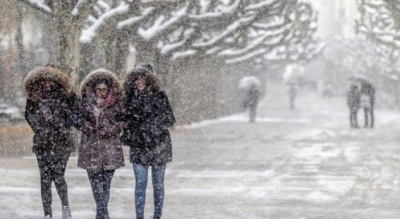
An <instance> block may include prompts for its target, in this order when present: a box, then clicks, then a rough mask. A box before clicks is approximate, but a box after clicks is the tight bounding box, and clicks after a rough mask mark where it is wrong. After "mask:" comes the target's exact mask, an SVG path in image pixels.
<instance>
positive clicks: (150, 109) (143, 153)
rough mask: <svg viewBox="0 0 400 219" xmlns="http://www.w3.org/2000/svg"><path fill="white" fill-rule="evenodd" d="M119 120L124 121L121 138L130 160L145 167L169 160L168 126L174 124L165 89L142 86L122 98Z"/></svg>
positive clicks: (170, 153) (170, 149) (170, 147)
mask: <svg viewBox="0 0 400 219" xmlns="http://www.w3.org/2000/svg"><path fill="white" fill-rule="evenodd" d="M122 118H123V120H124V121H125V122H126V123H127V128H125V130H124V132H123V135H122V136H121V141H122V143H123V144H125V145H128V146H130V162H131V163H140V164H143V165H146V166H153V165H160V164H166V163H168V162H171V161H172V141H171V136H170V133H169V130H168V128H169V127H172V126H173V125H174V123H175V117H174V115H173V112H172V109H171V106H170V104H169V101H168V97H167V95H166V94H165V92H163V91H161V92H158V93H155V92H153V91H150V89H146V90H145V91H143V92H140V91H137V90H136V92H135V94H133V95H131V96H130V97H127V98H126V99H125V100H124V115H123V117H122Z"/></svg>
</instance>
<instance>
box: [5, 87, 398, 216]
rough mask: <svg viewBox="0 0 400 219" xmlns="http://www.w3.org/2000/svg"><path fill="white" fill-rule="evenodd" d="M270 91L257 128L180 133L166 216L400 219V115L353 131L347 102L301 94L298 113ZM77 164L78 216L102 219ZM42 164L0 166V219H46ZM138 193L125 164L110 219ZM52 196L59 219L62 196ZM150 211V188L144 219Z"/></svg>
mask: <svg viewBox="0 0 400 219" xmlns="http://www.w3.org/2000/svg"><path fill="white" fill-rule="evenodd" d="M268 88H269V90H268V91H267V96H266V98H265V99H264V100H263V101H262V102H261V103H260V106H259V109H258V118H257V122H256V123H255V124H249V123H248V122H247V115H246V114H245V113H242V114H238V115H232V116H227V117H223V118H219V119H215V120H208V121H202V122H200V123H195V124H191V125H186V126H179V127H177V128H176V130H174V131H173V132H172V133H173V134H172V138H173V144H174V161H173V162H172V163H170V164H168V166H167V172H166V202H165V210H164V216H163V218H166V219H180V218H185V219H187V218H193V219H197V218H198V219H200V218H201V219H203V218H212V219H228V218H229V219H231V218H252V219H253V218H254V219H261V218H263V219H264V218H274V219H275V218H277V219H280V218H307V219H308V218H328V219H329V218H351V219H353V218H363V219H364V218H367V219H369V218H370V219H375V218H398V216H400V213H398V210H397V203H398V202H399V201H400V191H399V190H400V185H399V182H400V181H399V176H400V170H399V168H397V167H398V166H399V161H400V146H399V138H398V134H397V133H398V131H399V128H398V127H400V126H399V123H400V114H399V113H398V112H395V111H391V110H388V109H377V110H376V127H375V129H364V128H360V129H350V128H349V125H348V121H347V120H348V111H347V107H346V105H345V98H344V97H333V98H331V99H322V98H320V97H318V96H317V95H315V94H313V93H312V92H311V91H302V92H301V93H300V94H299V99H298V102H297V108H296V110H295V111H290V110H289V109H288V108H289V106H288V103H287V99H285V98H282V97H285V96H284V95H286V94H287V93H286V92H287V91H286V90H285V88H284V87H282V86H278V85H274V84H271V85H269V86H268ZM359 122H360V124H362V122H363V118H362V116H361V114H360V115H359ZM15 130H18V129H15ZM0 134H1V129H0ZM25 135H26V134H25ZM26 136H28V137H30V136H29V135H26ZM19 138H20V137H19ZM10 139H14V138H10ZM13 141H14V140H13ZM22 142H25V141H22ZM11 144H12V142H11ZM126 154H127V153H126ZM126 160H128V159H126ZM76 162H77V160H76V156H73V157H71V159H70V161H69V165H68V168H67V171H66V178H67V183H68V185H69V197H70V202H71V208H72V213H73V216H74V218H79V219H86V218H94V215H95V213H94V208H95V207H94V206H95V205H94V201H93V197H92V194H91V190H90V186H89V182H88V180H87V176H86V173H85V171H83V170H82V169H79V168H77V167H76ZM36 165H37V164H36V160H35V158H34V157H33V156H32V155H28V156H21V157H16V158H9V157H4V156H3V157H2V158H1V159H0V167H1V168H0V174H1V175H2V177H1V178H0V218H27V219H33V218H42V207H41V203H40V191H39V172H38V170H37V167H36ZM133 194H134V176H133V171H132V167H131V165H130V164H129V163H128V161H127V163H126V166H125V167H124V168H121V169H119V170H117V171H116V174H115V177H114V179H113V184H112V191H111V199H110V207H109V208H110V209H109V210H110V216H111V217H112V218H134V217H135V213H134V200H133ZM53 197H54V198H53V207H54V218H59V216H60V209H61V206H60V203H59V198H58V197H57V195H56V191H55V190H53ZM152 211H153V207H152V191H151V184H149V187H148V196H147V204H146V218H150V217H151V216H152Z"/></svg>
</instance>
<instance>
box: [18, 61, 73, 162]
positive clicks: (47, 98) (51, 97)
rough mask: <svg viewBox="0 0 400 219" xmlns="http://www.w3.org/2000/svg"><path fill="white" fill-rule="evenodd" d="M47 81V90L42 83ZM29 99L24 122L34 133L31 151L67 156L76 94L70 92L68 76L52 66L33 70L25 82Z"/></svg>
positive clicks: (70, 143)
mask: <svg viewBox="0 0 400 219" xmlns="http://www.w3.org/2000/svg"><path fill="white" fill-rule="evenodd" d="M44 81H50V82H51V83H52V86H51V88H49V90H46V91H45V92H44V91H43V88H42V87H41V83H42V82H44ZM24 87H25V90H26V92H27V95H28V98H27V103H26V109H25V119H26V121H27V122H28V123H29V125H30V127H31V128H32V130H33V132H34V137H33V147H32V151H33V152H34V153H36V154H43V153H70V152H72V151H73V150H74V149H75V148H74V144H73V138H72V133H71V127H72V123H73V119H72V118H73V115H74V109H75V106H76V100H77V98H76V95H75V93H74V92H72V91H71V85H70V82H69V77H68V76H67V75H66V74H64V73H63V72H61V71H59V70H57V69H55V68H51V67H39V68H35V69H34V70H32V71H31V72H29V73H28V75H27V76H26V78H25V80H24Z"/></svg>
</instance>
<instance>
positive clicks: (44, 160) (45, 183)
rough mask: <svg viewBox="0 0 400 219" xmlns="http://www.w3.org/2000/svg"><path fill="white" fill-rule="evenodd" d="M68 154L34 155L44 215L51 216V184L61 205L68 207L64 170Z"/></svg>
mask: <svg viewBox="0 0 400 219" xmlns="http://www.w3.org/2000/svg"><path fill="white" fill-rule="evenodd" d="M69 155H70V153H66V154H52V153H49V154H47V153H45V154H36V158H37V161H38V166H39V171H40V185H41V193H42V203H43V210H44V215H45V216H46V215H50V216H52V211H51V204H52V196H51V183H52V182H54V184H55V186H56V189H57V193H58V195H59V196H60V199H61V204H62V205H63V206H68V187H67V183H66V182H65V178H64V175H65V168H66V166H67V163H68V159H69Z"/></svg>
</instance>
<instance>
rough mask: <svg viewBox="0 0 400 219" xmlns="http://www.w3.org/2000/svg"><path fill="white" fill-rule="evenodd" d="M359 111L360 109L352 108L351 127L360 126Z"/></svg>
mask: <svg viewBox="0 0 400 219" xmlns="http://www.w3.org/2000/svg"><path fill="white" fill-rule="evenodd" d="M357 113H358V110H354V109H351V110H350V126H351V127H358V123H357Z"/></svg>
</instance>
